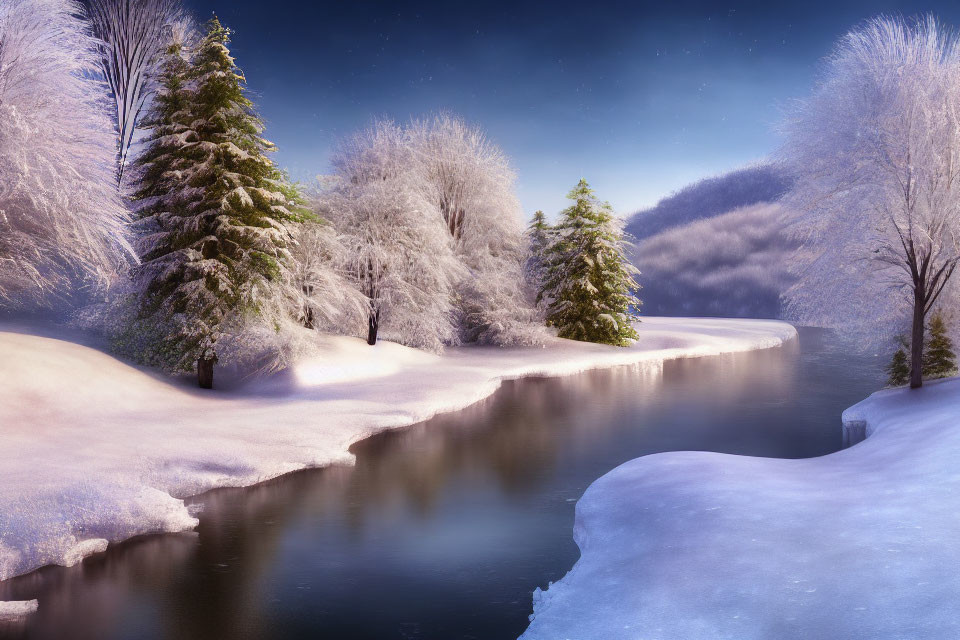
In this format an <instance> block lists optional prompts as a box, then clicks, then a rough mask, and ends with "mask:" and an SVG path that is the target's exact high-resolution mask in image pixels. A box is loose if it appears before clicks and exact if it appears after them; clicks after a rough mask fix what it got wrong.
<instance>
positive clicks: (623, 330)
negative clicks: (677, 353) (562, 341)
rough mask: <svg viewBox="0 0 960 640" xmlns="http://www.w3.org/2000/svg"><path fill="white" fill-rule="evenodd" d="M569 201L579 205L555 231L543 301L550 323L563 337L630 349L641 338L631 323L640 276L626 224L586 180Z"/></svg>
mask: <svg viewBox="0 0 960 640" xmlns="http://www.w3.org/2000/svg"><path fill="white" fill-rule="evenodd" d="M567 197H568V198H570V199H571V200H573V201H574V204H573V205H572V206H570V207H568V208H567V209H565V210H564V211H563V212H562V213H561V219H560V221H559V222H558V223H557V225H556V227H554V238H553V241H552V242H551V244H550V247H549V249H548V250H547V275H546V281H545V282H544V283H543V287H542V288H541V290H540V294H539V295H538V296H537V300H538V301H546V302H547V324H548V325H550V326H554V327H556V328H557V329H558V335H559V336H560V337H561V338H571V339H573V340H582V341H585V342H601V343H606V344H613V345H619V346H626V345H627V344H629V341H630V340H635V339H636V338H637V332H636V331H635V330H634V328H633V326H632V324H631V322H633V321H634V320H636V319H637V311H638V310H639V308H640V300H639V299H638V298H637V297H636V296H635V294H634V292H635V291H636V290H637V289H639V285H638V284H637V282H636V280H634V276H635V275H638V274H639V273H640V272H639V271H638V270H637V269H636V267H634V266H633V265H632V264H630V262H629V261H628V260H627V258H626V255H625V250H626V241H625V240H624V234H623V224H622V222H621V221H620V220H619V219H617V218H616V217H615V216H614V215H613V211H612V209H611V207H610V205H609V204H608V203H606V202H600V201H599V200H597V198H596V196H595V195H594V193H593V190H592V189H590V187H589V185H588V184H587V181H586V180H583V179H581V180H580V182H579V183H578V184H577V186H576V188H574V189H573V190H572V191H571V192H570V193H569V194H568V195H567Z"/></svg>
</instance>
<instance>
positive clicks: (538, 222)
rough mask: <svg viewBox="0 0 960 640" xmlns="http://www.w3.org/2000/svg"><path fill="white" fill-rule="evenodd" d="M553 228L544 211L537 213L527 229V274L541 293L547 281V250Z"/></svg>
mask: <svg viewBox="0 0 960 640" xmlns="http://www.w3.org/2000/svg"><path fill="white" fill-rule="evenodd" d="M552 233H553V228H552V227H551V226H550V225H549V224H548V223H547V216H546V215H544V213H543V211H540V210H538V211H536V212H535V213H534V214H533V220H532V221H531V222H530V226H529V227H527V264H526V273H527V280H529V281H530V282H531V283H532V284H533V286H534V287H535V289H536V290H537V291H539V290H540V289H541V288H542V287H543V283H544V282H545V281H546V275H547V250H548V249H549V248H550V243H551V240H552Z"/></svg>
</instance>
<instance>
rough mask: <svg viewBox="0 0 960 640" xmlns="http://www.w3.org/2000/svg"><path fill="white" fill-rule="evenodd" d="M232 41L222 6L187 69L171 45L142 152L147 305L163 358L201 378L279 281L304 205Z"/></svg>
mask: <svg viewBox="0 0 960 640" xmlns="http://www.w3.org/2000/svg"><path fill="white" fill-rule="evenodd" d="M229 41H230V31H229V30H228V29H226V28H225V27H223V26H222V25H221V24H220V21H219V20H218V19H217V18H216V17H214V18H213V19H212V20H210V21H209V22H208V23H207V28H206V35H205V37H204V38H203V40H202V41H201V42H200V44H199V45H198V47H197V51H196V52H195V54H194V56H193V60H192V62H191V63H190V64H189V67H188V68H187V69H186V73H185V74H183V73H181V72H182V71H183V68H182V67H181V62H180V61H178V60H177V59H176V56H175V55H174V54H175V53H177V52H176V51H175V50H174V51H172V52H171V53H170V54H168V56H167V60H166V61H165V65H164V71H163V76H164V77H163V78H162V84H163V89H162V91H161V95H160V96H158V100H157V104H156V105H155V106H154V108H153V111H152V113H151V116H150V118H149V119H148V121H149V123H150V127H151V129H152V135H151V137H150V141H149V142H148V146H147V149H146V151H145V153H144V154H143V157H142V158H141V159H140V160H139V165H140V166H141V168H142V170H143V182H142V188H141V189H140V192H139V193H138V196H139V197H140V198H141V199H143V203H144V206H143V208H142V209H141V214H142V216H143V220H142V224H143V226H145V227H146V228H148V229H149V233H147V234H146V235H145V236H144V237H143V238H142V241H141V262H142V265H141V267H140V268H139V270H138V273H137V278H138V281H139V283H140V284H141V287H142V291H143V294H144V297H145V300H144V308H143V315H144V316H145V319H149V320H152V321H153V322H154V323H155V326H157V327H162V331H160V334H161V335H159V336H157V339H158V342H159V352H158V353H157V354H155V356H156V359H158V360H159V361H160V362H161V363H162V364H164V365H166V366H168V367H170V368H172V369H175V370H192V369H193V367H194V365H195V366H196V370H197V375H198V382H199V384H200V386H201V387H205V388H209V387H211V386H212V384H213V365H214V363H215V362H216V361H217V358H218V355H217V341H218V340H219V339H220V337H221V336H222V335H224V334H225V333H226V332H228V331H230V330H231V328H236V326H237V323H239V322H242V321H243V319H244V318H245V317H247V316H248V314H256V313H257V312H258V311H260V310H261V308H262V306H263V305H265V304H269V303H271V300H272V298H273V296H275V295H276V291H278V290H279V289H280V287H279V286H278V284H279V282H280V281H281V279H282V276H283V275H284V274H285V270H286V262H287V260H288V259H289V253H288V250H287V247H286V244H287V241H288V237H289V232H288V230H287V228H286V227H285V226H284V225H285V223H287V222H290V221H295V220H299V219H301V218H302V217H303V216H304V215H305V210H304V209H303V207H302V200H301V198H300V196H299V195H298V193H297V191H296V189H295V188H294V187H293V186H292V185H290V184H289V183H288V182H287V181H286V180H285V177H284V175H283V174H282V172H281V171H280V170H279V169H277V167H276V166H275V165H274V163H273V162H272V161H271V160H270V159H269V158H268V157H267V155H266V154H267V153H268V152H271V151H273V150H274V146H273V144H272V143H270V142H268V141H267V140H266V139H264V138H263V137H262V132H263V123H262V121H261V120H260V118H259V117H258V116H257V114H256V112H255V111H254V108H253V103H252V102H251V101H250V100H249V99H248V98H247V97H246V95H244V87H243V85H244V83H245V78H244V77H243V74H242V73H241V72H240V70H239V69H238V68H237V67H236V65H235V64H234V60H233V58H232V57H231V56H230V51H229V50H228V48H227V44H228V43H229ZM175 76H176V77H175Z"/></svg>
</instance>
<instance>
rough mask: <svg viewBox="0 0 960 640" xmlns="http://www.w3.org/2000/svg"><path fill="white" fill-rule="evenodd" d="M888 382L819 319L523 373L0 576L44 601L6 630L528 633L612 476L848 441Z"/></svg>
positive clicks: (11, 596) (14, 633)
mask: <svg viewBox="0 0 960 640" xmlns="http://www.w3.org/2000/svg"><path fill="white" fill-rule="evenodd" d="M881 384H882V376H881V374H880V363H879V362H878V361H877V359H876V358H875V357H867V356H857V355H851V354H850V353H849V352H848V351H847V350H845V349H844V348H843V347H842V345H841V344H840V343H839V342H838V341H837V340H836V339H834V338H833V337H832V336H831V334H829V333H828V332H825V331H820V330H813V329H802V330H801V331H800V340H799V341H792V342H790V343H788V344H787V345H785V346H783V347H779V348H776V349H767V350H763V351H755V352H749V353H742V354H733V355H727V356H717V357H710V358H696V359H685V360H677V361H672V362H668V363H666V364H665V365H664V367H663V368H662V370H660V369H650V368H646V369H644V368H638V367H620V368H616V369H609V370H602V371H593V372H588V373H584V374H580V375H576V376H570V377H565V378H552V379H540V378H531V379H524V380H518V381H513V382H508V383H506V384H504V385H503V387H502V388H501V389H500V390H499V391H498V392H497V393H495V394H494V395H493V396H491V397H490V398H488V399H487V400H485V401H484V402H481V403H479V404H477V405H474V406H472V407H469V408H467V409H465V410H463V411H460V412H457V413H453V414H447V415H443V416H439V417H437V418H434V419H433V420H430V421H428V422H425V423H421V424H419V425H416V426H413V427H410V428H407V429H403V430H398V431H392V432H387V433H383V434H380V435H378V436H375V437H373V438H370V439H368V440H366V441H364V442H361V443H358V444H356V445H355V446H354V447H353V449H352V450H353V452H354V453H355V454H356V465H355V466H353V467H333V468H328V469H318V470H309V471H303V472H299V473H294V474H290V475H287V476H284V477H281V478H278V479H276V480H273V481H270V482H267V483H264V484H261V485H258V486H255V487H251V488H246V489H223V490H217V491H213V492H210V493H207V494H204V495H202V496H198V497H196V498H192V499H190V500H188V502H190V503H194V504H197V505H202V511H201V512H200V514H199V518H200V525H199V527H198V528H197V531H196V532H192V533H187V534H175V535H161V536H146V537H141V538H138V539H134V540H131V541H128V542H125V543H123V544H119V545H116V546H114V547H112V548H111V549H110V550H108V551H107V552H106V553H104V554H99V555H97V556H93V557H91V558H88V559H87V560H86V561H84V562H83V563H82V564H81V565H78V566H76V567H71V568H63V567H47V568H44V569H41V570H40V571H36V572H34V573H32V574H29V575H26V576H21V577H18V578H15V579H12V580H8V581H7V582H5V583H0V600H23V599H32V598H38V599H39V600H40V609H39V611H38V612H37V613H36V614H34V615H33V616H31V617H30V618H28V619H27V620H26V621H25V622H20V623H16V624H6V625H5V626H4V625H3V624H2V623H0V635H5V636H11V637H18V638H19V637H24V638H57V639H60V638H98V639H100V638H138V639H140V638H163V639H171V640H172V639H177V640H182V639H187V638H237V639H244V638H268V639H269V638H330V639H337V640H341V639H350V638H361V639H374V638H376V639H378V640H383V639H390V638H397V639H414V638H417V639H419V638H424V639H426V638H430V639H438V640H440V639H442V640H451V639H470V638H482V639H487V638H497V639H499V638H515V637H516V636H517V635H519V634H520V633H522V632H523V630H524V629H525V627H526V624H527V616H528V615H529V613H530V611H531V593H532V591H533V589H534V588H536V587H546V586H547V584H548V583H549V582H550V581H554V580H558V579H559V578H561V577H562V576H563V575H564V574H565V573H566V571H567V570H569V569H570V567H571V566H573V564H574V562H576V560H577V558H578V556H579V552H578V550H577V547H576V545H575V544H574V543H573V537H572V529H573V518H574V505H575V502H576V500H577V499H578V498H579V497H580V496H581V495H582V493H583V491H584V490H585V489H586V488H587V486H588V485H589V484H590V483H591V482H592V481H593V480H595V479H596V478H598V477H600V476H601V475H603V474H604V473H606V472H607V471H609V470H611V469H613V468H614V467H616V466H617V465H619V464H621V463H623V462H626V461H627V460H630V459H632V458H636V457H638V456H642V455H645V454H649V453H655V452H661V451H674V450H706V451H719V452H726V453H736V454H743V455H754V456H774V457H785V458H800V457H809V456H817V455H824V454H828V453H830V452H832V451H835V450H837V449H839V448H840V446H841V431H840V412H841V411H842V410H843V409H844V408H846V407H847V406H849V405H851V404H853V403H855V402H857V401H858V400H860V399H862V398H863V397H865V396H866V395H868V394H869V393H871V392H872V391H874V390H876V389H877V388H878V387H879V386H880V385H881ZM264 428H269V426H265V427H264Z"/></svg>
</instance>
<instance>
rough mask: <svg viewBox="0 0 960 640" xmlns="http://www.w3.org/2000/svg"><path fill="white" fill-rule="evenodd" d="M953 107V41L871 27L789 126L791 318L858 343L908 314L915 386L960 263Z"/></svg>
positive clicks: (959, 132) (852, 37)
mask: <svg viewBox="0 0 960 640" xmlns="http://www.w3.org/2000/svg"><path fill="white" fill-rule="evenodd" d="M958 105H960V48H958V44H957V37H956V35H955V34H953V33H952V32H948V31H946V30H945V29H943V28H941V26H940V25H939V24H937V22H936V21H935V20H934V19H933V18H926V19H924V20H921V21H918V22H915V23H908V22H905V21H903V20H901V19H899V18H877V19H874V20H871V21H869V22H867V23H865V24H864V25H863V26H861V27H859V28H857V29H855V30H853V31H851V32H850V33H848V34H847V35H846V36H844V37H843V38H842V39H841V41H840V42H839V44H838V45H837V47H836V49H835V51H834V52H833V54H832V55H831V56H830V58H829V59H828V60H827V65H826V71H825V73H824V75H823V77H822V78H821V80H820V82H819V84H818V85H817V87H816V89H815V91H814V93H813V95H812V96H811V97H810V98H809V99H808V100H806V101H804V102H801V103H799V104H798V105H797V107H796V109H795V110H794V112H793V113H792V114H791V116H790V117H789V119H788V121H787V122H786V126H785V128H786V133H787V138H786V141H785V144H784V146H783V149H782V151H781V157H782V160H783V161H784V163H785V165H786V166H787V168H788V169H789V170H790V171H791V172H792V173H793V174H794V175H795V176H796V177H797V181H796V184H795V185H794V188H793V190H792V192H791V194H789V196H788V200H787V203H788V205H789V206H791V207H792V208H794V209H795V210H796V211H798V212H799V220H798V222H797V223H796V225H795V229H796V230H797V232H798V233H799V234H800V235H801V238H802V240H803V248H802V251H801V252H800V253H799V254H798V262H797V272H798V275H799V276H800V279H799V282H798V284H797V285H795V286H794V287H793V288H792V289H791V290H789V291H788V292H787V302H788V304H787V311H788V313H789V314H790V315H791V316H792V317H793V318H796V319H797V320H799V321H801V322H806V323H811V324H817V325H821V326H834V327H841V328H843V329H844V330H846V331H847V332H848V333H859V334H861V335H869V334H873V335H876V334H880V335H882V334H885V333H887V332H889V331H890V329H891V328H892V327H894V326H896V325H897V324H898V323H900V322H902V321H903V320H904V319H905V316H907V317H910V321H911V332H910V348H911V353H910V369H911V374H910V386H911V387H919V386H920V385H921V384H922V358H923V342H924V324H925V320H926V317H927V314H928V313H929V312H930V310H931V309H932V308H933V307H934V305H935V304H936V303H937V301H938V299H940V297H941V295H942V294H943V292H944V291H945V289H946V288H947V287H948V286H949V284H950V282H951V276H952V275H953V272H954V269H955V268H956V265H957V261H958V259H960V253H958V239H960V113H958Z"/></svg>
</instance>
